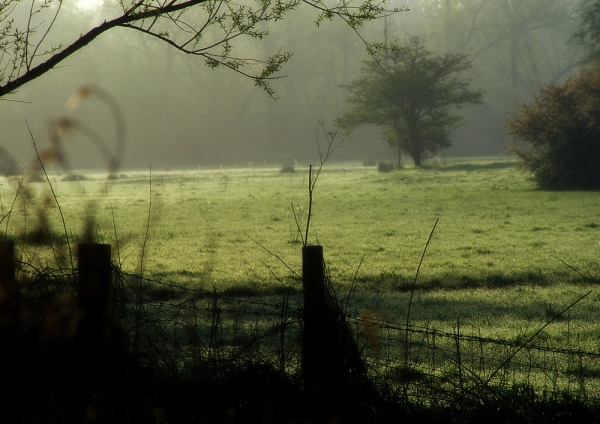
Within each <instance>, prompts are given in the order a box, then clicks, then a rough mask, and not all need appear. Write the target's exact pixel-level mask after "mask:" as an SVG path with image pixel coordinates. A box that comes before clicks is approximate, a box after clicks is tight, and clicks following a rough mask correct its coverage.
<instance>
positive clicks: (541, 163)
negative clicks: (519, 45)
mask: <svg viewBox="0 0 600 424" xmlns="http://www.w3.org/2000/svg"><path fill="white" fill-rule="evenodd" d="M599 116H600V62H596V63H595V64H594V65H593V66H591V67H588V68H584V69H582V70H581V71H580V73H579V75H577V76H576V77H572V78H570V79H568V80H567V81H566V82H565V83H564V84H563V85H561V86H556V85H553V84H551V85H548V86H546V87H544V88H542V90H541V93H540V96H539V97H537V98H536V99H535V100H534V101H533V103H531V104H524V105H521V107H520V109H519V111H518V113H517V115H516V116H515V117H514V118H513V120H512V121H509V122H508V123H507V126H508V128H509V130H510V132H511V133H512V134H513V135H514V136H515V138H516V139H517V140H521V141H524V142H526V143H527V144H528V145H529V147H528V148H527V149H526V150H523V149H521V148H520V147H518V146H516V145H515V144H512V145H510V146H509V147H508V151H509V152H514V153H516V154H517V155H518V156H519V157H520V159H521V164H520V165H521V167H522V168H524V169H526V170H528V171H531V172H532V173H533V178H534V180H535V181H536V183H537V184H538V186H539V187H540V188H542V189H548V190H573V189H588V190H589V189H594V190H597V189H600V119H599V118H598V117H599Z"/></svg>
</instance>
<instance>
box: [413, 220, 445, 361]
mask: <svg viewBox="0 0 600 424" xmlns="http://www.w3.org/2000/svg"><path fill="white" fill-rule="evenodd" d="M439 220H440V218H439V217H438V218H437V219H436V220H435V224H433V228H432V229H431V233H430V234H429V238H428V239H427V243H425V248H424V249H423V254H422V255H421V260H420V261H419V266H418V267H417V272H416V273H415V278H414V280H413V283H412V287H411V288H410V299H409V301H408V311H407V312H406V337H405V340H404V371H408V326H409V324H410V309H411V307H412V302H413V296H414V294H415V287H416V285H417V278H419V271H420V270H421V265H422V264H423V259H425V253H427V248H428V247H429V243H430V242H431V239H432V237H433V232H434V231H435V227H437V223H438V221H439Z"/></svg>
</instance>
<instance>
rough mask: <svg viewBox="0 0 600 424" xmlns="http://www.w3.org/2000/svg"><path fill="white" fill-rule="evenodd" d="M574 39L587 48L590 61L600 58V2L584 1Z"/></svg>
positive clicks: (593, 0)
mask: <svg viewBox="0 0 600 424" xmlns="http://www.w3.org/2000/svg"><path fill="white" fill-rule="evenodd" d="M574 38H575V40H576V41H578V42H579V43H580V44H582V45H583V46H585V47H586V48H587V50H588V59H590V60H593V59H594V58H597V57H598V56H600V0H583V2H582V3H581V9H580V13H579V29H578V30H577V32H576V33H575V35H574Z"/></svg>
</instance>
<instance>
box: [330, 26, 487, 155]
mask: <svg viewBox="0 0 600 424" xmlns="http://www.w3.org/2000/svg"><path fill="white" fill-rule="evenodd" d="M470 66H471V65H470V63H469V61H468V60H467V56H465V55H460V54H447V55H443V56H438V55H434V54H433V53H431V52H430V51H428V50H427V49H426V47H425V43H424V41H423V39H422V38H420V37H412V38H410V39H409V40H408V41H407V42H406V43H405V44H404V45H401V46H397V45H393V46H391V47H390V48H388V49H386V50H384V51H383V53H382V55H381V56H380V57H379V58H378V60H377V61H370V62H366V66H365V68H364V69H363V76H362V77H361V78H359V79H357V80H356V81H353V82H352V83H350V84H349V85H348V90H349V91H350V96H349V97H348V99H347V101H348V102H349V103H350V104H352V105H354V107H352V109H350V110H349V111H347V112H346V113H344V115H343V116H342V117H341V121H342V123H343V125H344V126H345V127H346V128H348V129H350V130H352V129H354V128H356V127H358V126H360V125H365V124H372V125H377V126H381V127H383V135H384V137H385V138H386V140H387V141H388V143H389V145H390V147H396V148H398V159H399V162H400V163H401V155H402V152H405V153H407V154H408V155H410V156H411V157H412V158H413V160H414V162H415V165H416V166H421V165H422V163H423V159H425V158H427V156H428V155H429V154H431V153H435V152H436V151H437V150H439V149H444V148H446V147H449V146H450V145H451V142H450V138H449V135H450V130H452V129H454V128H456V127H457V126H458V125H459V124H460V122H461V120H462V118H461V117H460V116H457V115H453V114H451V113H450V107H451V106H456V107H461V105H463V104H465V103H473V104H477V103H481V101H482V97H483V93H482V92H481V91H479V90H471V89H469V85H470V82H469V81H468V80H466V79H460V78H459V77H458V76H456V75H455V74H456V73H458V72H460V71H464V70H466V69H469V68H470Z"/></svg>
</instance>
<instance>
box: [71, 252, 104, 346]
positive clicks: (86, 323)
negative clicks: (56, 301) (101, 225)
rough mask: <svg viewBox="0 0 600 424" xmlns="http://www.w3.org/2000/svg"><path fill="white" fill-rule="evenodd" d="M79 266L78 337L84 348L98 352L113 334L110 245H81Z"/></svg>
mask: <svg viewBox="0 0 600 424" xmlns="http://www.w3.org/2000/svg"><path fill="white" fill-rule="evenodd" d="M77 268H78V271H79V284H78V287H77V308H78V310H79V314H80V316H81V320H80V322H79V325H78V327H77V339H78V341H79V342H80V343H81V348H82V349H83V350H86V351H89V353H92V352H95V353H96V354H99V353H100V352H99V351H100V350H102V349H101V348H102V347H106V345H107V344H108V342H109V338H110V336H111V334H110V329H111V326H110V319H109V318H110V317H109V316H108V306H109V292H110V280H111V264H110V244H98V243H82V244H80V245H79V258H78V263H77Z"/></svg>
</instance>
